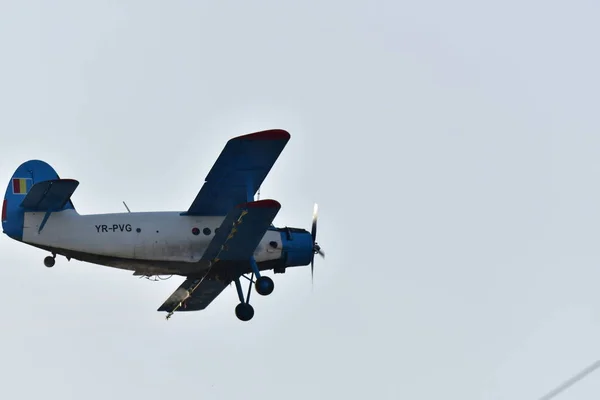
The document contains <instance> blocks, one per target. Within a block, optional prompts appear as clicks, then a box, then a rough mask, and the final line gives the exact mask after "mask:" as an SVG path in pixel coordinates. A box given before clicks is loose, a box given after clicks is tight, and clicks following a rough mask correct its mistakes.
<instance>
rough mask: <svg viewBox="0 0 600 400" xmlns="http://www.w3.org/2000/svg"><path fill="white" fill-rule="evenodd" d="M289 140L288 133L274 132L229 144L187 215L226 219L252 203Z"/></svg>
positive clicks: (235, 139)
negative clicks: (237, 206)
mask: <svg viewBox="0 0 600 400" xmlns="http://www.w3.org/2000/svg"><path fill="white" fill-rule="evenodd" d="M289 139H290V134H289V133H288V132H286V131H284V130H281V129H273V130H268V131H262V132H256V133H251V134H249V135H244V136H238V137H236V138H233V139H231V140H229V141H228V142H227V144H226V145H225V148H224V149H223V151H222V152H221V154H220V155H219V158H217V161H216V162H215V164H214V165H213V167H212V169H211V170H210V172H209V173H208V175H207V176H206V182H205V183H204V185H203V186H202V188H201V189H200V192H199V193H198V195H197V196H196V199H195V200H194V202H193V203H192V205H191V206H190V208H189V209H188V211H187V212H185V213H184V215H203V216H208V215H226V214H227V213H228V212H229V211H230V210H231V209H232V208H233V207H235V206H236V205H238V204H241V203H245V202H247V201H252V200H253V198H254V195H255V194H256V191H257V190H258V188H259V187H260V185H261V184H262V182H263V181H264V179H265V177H266V176H267V174H268V173H269V171H270V170H271V168H272V167H273V164H275V161H277V158H278V157H279V155H280V154H281V152H282V151H283V149H284V148H285V145H286V144H287V142H288V141H289Z"/></svg>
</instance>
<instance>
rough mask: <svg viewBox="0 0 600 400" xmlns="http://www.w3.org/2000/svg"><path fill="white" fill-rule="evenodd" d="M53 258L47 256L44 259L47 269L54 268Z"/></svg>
mask: <svg viewBox="0 0 600 400" xmlns="http://www.w3.org/2000/svg"><path fill="white" fill-rule="evenodd" d="M55 257H56V256H48V257H46V258H44V265H45V266H46V267H48V268H52V267H54V263H55V262H56V260H55V259H54V258H55Z"/></svg>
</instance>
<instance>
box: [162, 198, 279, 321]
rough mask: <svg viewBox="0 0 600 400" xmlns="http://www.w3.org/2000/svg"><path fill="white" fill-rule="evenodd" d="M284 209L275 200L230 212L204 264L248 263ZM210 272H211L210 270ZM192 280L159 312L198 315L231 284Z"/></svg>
mask: <svg viewBox="0 0 600 400" xmlns="http://www.w3.org/2000/svg"><path fill="white" fill-rule="evenodd" d="M280 208H281V205H280V204H279V203H278V202H277V201H275V200H260V201H254V202H250V203H245V204H240V205H239V206H237V207H235V208H234V209H233V210H231V211H229V213H228V214H227V216H226V217H225V219H224V220H223V222H222V223H221V226H220V227H219V228H218V229H217V232H216V233H215V236H214V237H213V239H212V240H211V242H210V244H209V245H208V248H207V249H206V251H205V252H204V255H203V256H202V260H205V261H209V262H210V263H211V265H212V264H213V263H218V262H219V261H234V262H242V263H248V262H249V260H250V257H252V255H253V253H254V251H255V250H256V247H257V246H258V244H259V242H260V240H261V239H262V238H263V236H264V235H265V232H266V231H267V229H268V228H269V226H270V225H271V223H272V222H273V219H274V218H275V216H276V215H277V213H278V212H279V209H280ZM209 271H210V269H209ZM206 275H208V272H206V273H205V274H204V276H203V277H190V278H188V279H186V280H185V281H184V282H183V283H182V284H181V286H179V288H178V289H177V290H176V291H175V292H174V293H173V294H172V295H171V296H170V297H169V298H168V299H167V300H166V301H165V302H164V303H163V304H162V305H161V306H160V308H159V309H158V310H157V311H167V312H169V313H173V312H175V311H195V310H203V309H204V308H206V307H207V306H208V305H209V304H210V303H211V302H212V301H213V300H214V299H215V298H217V296H218V295H219V294H220V293H221V292H222V291H223V289H225V287H226V286H227V285H228V284H229V283H231V281H230V278H226V281H225V282H223V281H218V280H216V279H207V278H206Z"/></svg>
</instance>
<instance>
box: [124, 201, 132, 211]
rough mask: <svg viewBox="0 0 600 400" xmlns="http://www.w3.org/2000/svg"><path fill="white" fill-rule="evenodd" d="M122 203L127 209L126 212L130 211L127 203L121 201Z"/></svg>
mask: <svg viewBox="0 0 600 400" xmlns="http://www.w3.org/2000/svg"><path fill="white" fill-rule="evenodd" d="M123 205H124V206H125V208H126V209H127V212H131V210H130V209H129V207H127V204H125V202H123Z"/></svg>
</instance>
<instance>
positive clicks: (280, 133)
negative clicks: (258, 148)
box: [234, 129, 291, 140]
mask: <svg viewBox="0 0 600 400" xmlns="http://www.w3.org/2000/svg"><path fill="white" fill-rule="evenodd" d="M290 137H291V136H290V134H289V132H288V131H285V130H283V129H269V130H266V131H260V132H254V133H249V134H247V135H242V136H238V137H237V138H235V139H234V140H289V139H290Z"/></svg>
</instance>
